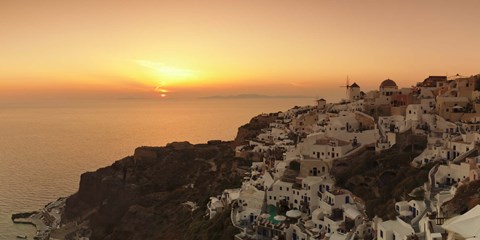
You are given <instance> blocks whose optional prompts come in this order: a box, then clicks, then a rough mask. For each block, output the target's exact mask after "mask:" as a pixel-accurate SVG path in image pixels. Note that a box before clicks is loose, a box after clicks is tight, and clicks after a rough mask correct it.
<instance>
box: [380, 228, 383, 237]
mask: <svg viewBox="0 0 480 240" xmlns="http://www.w3.org/2000/svg"><path fill="white" fill-rule="evenodd" d="M380 237H381V238H383V231H382V230H380Z"/></svg>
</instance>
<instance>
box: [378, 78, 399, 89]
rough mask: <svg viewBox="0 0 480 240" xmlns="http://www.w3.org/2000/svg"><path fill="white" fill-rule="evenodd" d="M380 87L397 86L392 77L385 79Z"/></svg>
mask: <svg viewBox="0 0 480 240" xmlns="http://www.w3.org/2000/svg"><path fill="white" fill-rule="evenodd" d="M380 88H397V84H396V83H395V82H394V81H393V80H392V79H387V80H384V81H383V82H382V83H381V84H380Z"/></svg>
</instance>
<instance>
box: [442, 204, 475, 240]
mask: <svg viewBox="0 0 480 240" xmlns="http://www.w3.org/2000/svg"><path fill="white" fill-rule="evenodd" d="M478 226H480V205H477V206H476V207H474V208H472V209H470V211H468V212H466V213H465V214H463V215H460V216H457V217H454V218H451V219H449V220H448V221H446V222H445V223H444V224H443V225H442V228H444V229H446V230H448V231H452V232H455V233H457V234H459V235H460V236H462V237H464V238H479V237H480V228H479V227H478Z"/></svg>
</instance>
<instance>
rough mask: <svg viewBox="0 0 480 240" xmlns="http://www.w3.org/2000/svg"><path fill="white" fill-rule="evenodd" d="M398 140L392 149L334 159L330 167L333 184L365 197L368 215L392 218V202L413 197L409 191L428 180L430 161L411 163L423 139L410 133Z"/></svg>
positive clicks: (419, 150)
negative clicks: (420, 164)
mask: <svg viewBox="0 0 480 240" xmlns="http://www.w3.org/2000/svg"><path fill="white" fill-rule="evenodd" d="M402 138H404V139H402ZM407 139H408V140H407ZM400 140H401V142H399V144H398V145H397V146H395V147H393V148H392V149H389V150H387V151H384V152H381V153H375V152H373V151H367V152H365V153H363V154H362V155H360V156H354V157H352V158H351V159H346V160H344V161H342V162H337V163H336V164H335V166H334V168H333V171H332V173H333V175H334V177H335V179H336V184H337V185H338V186H340V187H342V188H345V189H348V190H349V191H351V192H352V193H353V194H355V195H356V196H358V197H360V198H361V199H362V200H363V201H365V205H366V210H367V215H368V216H369V217H374V216H375V215H376V216H379V217H381V218H383V219H393V218H394V217H395V215H396V213H395V206H394V205H395V202H396V201H400V200H402V199H403V200H405V199H409V198H412V196H409V193H411V192H412V190H413V189H415V188H417V187H419V186H421V185H423V184H424V183H425V182H427V181H428V172H429V171H430V168H431V167H432V165H428V166H425V167H422V168H414V167H412V166H411V165H410V162H411V161H412V159H413V158H414V157H416V156H417V155H418V154H420V152H421V149H423V145H425V143H426V140H425V139H424V138H422V137H415V136H413V135H411V133H406V134H405V135H404V136H401V137H400Z"/></svg>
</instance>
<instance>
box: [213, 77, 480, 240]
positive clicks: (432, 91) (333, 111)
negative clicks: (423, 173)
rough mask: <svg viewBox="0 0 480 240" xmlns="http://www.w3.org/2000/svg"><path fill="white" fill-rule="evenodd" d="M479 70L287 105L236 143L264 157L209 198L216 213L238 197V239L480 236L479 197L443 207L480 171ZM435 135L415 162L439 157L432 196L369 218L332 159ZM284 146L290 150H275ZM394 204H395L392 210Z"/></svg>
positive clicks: (428, 189) (428, 190) (352, 89)
mask: <svg viewBox="0 0 480 240" xmlns="http://www.w3.org/2000/svg"><path fill="white" fill-rule="evenodd" d="M479 83H480V76H478V75H477V76H472V77H461V76H455V77H453V78H447V77H445V76H430V77H428V78H427V79H425V80H424V81H423V82H421V83H418V84H417V85H416V86H415V87H410V88H398V86H397V84H396V83H395V82H394V81H393V80H391V79H387V80H385V81H383V82H382V83H381V84H380V86H379V89H378V90H374V91H369V92H366V93H365V92H363V91H361V88H360V86H359V85H358V84H356V83H354V84H352V85H350V86H347V93H348V94H347V99H345V100H342V101H341V102H339V103H327V101H326V100H324V99H319V100H317V104H316V106H306V107H296V108H293V109H290V110H288V111H286V112H283V113H279V114H278V117H277V120H276V121H275V122H273V123H271V124H270V126H269V127H268V128H266V129H263V132H262V133H261V134H259V135H258V136H257V137H256V138H255V139H251V140H250V141H249V142H248V143H246V144H245V145H243V146H239V147H237V154H238V155H239V156H244V155H245V153H246V152H248V153H252V152H253V153H257V154H260V155H261V156H263V157H262V158H261V159H260V161H258V162H254V163H253V165H252V168H251V171H250V172H248V173H246V175H245V178H244V182H243V185H242V187H241V188H240V189H234V190H226V191H225V192H224V194H223V195H222V196H218V197H215V198H212V201H211V202H210V203H209V204H208V208H209V214H210V217H213V216H214V215H215V214H216V213H217V212H219V211H222V210H223V209H225V208H226V207H227V206H228V205H230V206H231V211H232V215H231V220H232V223H233V224H234V225H235V226H236V227H238V228H240V229H241V230H242V232H241V233H240V234H238V235H237V236H236V238H237V239H289V240H290V239H292V240H309V239H331V240H346V239H378V240H405V239H427V240H440V239H480V230H478V229H480V206H477V207H475V208H473V209H471V210H470V211H469V212H466V213H465V214H464V215H460V216H448V214H446V213H445V211H444V209H443V208H442V206H443V205H444V203H446V202H448V201H449V200H451V199H452V198H453V197H454V195H455V192H456V190H457V188H458V187H459V186H461V185H463V184H467V183H469V182H471V181H476V180H479V177H480V156H479V151H478V149H479V148H478V146H479V144H480V92H479V91H478V90H479V89H478V84H479ZM407 131H412V133H413V134H420V135H425V136H427V139H428V141H427V143H426V145H427V147H426V148H425V149H424V151H423V152H422V153H421V154H420V155H419V156H417V157H416V158H415V159H413V161H412V163H411V165H412V166H413V167H421V166H424V165H426V164H429V163H432V162H434V163H436V165H435V167H433V168H432V169H431V171H430V173H429V181H428V182H427V183H425V184H424V185H423V186H419V188H420V189H422V190H423V191H424V192H425V199H424V200H421V201H420V200H411V201H401V202H397V203H396V204H395V209H394V211H396V212H397V215H398V216H397V218H396V219H395V220H388V221H383V220H382V219H380V218H377V217H375V218H374V219H369V218H368V217H367V216H366V213H365V204H364V203H363V200H362V199H360V198H358V197H356V196H354V195H353V194H352V193H351V192H349V191H347V190H345V189H340V188H338V187H337V186H336V185H335V180H334V179H333V178H332V177H331V176H330V170H331V168H332V166H333V163H334V162H335V161H337V160H339V159H347V158H351V157H355V156H358V154H359V153H361V152H363V151H367V150H375V151H383V150H386V149H389V148H391V147H392V146H394V145H395V144H396V141H397V137H398V134H402V133H405V132H407ZM275 151H281V152H282V153H283V157H280V158H278V157H272V156H271V155H269V153H271V152H275ZM392 211H393V209H392Z"/></svg>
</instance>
